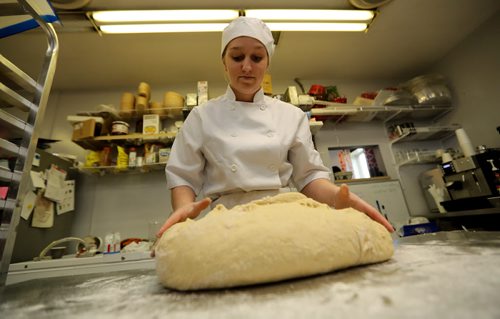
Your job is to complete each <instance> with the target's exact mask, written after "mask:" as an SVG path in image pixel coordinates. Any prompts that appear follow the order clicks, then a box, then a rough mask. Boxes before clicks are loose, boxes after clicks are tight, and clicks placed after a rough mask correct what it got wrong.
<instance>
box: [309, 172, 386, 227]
mask: <svg viewBox="0 0 500 319" xmlns="http://www.w3.org/2000/svg"><path fill="white" fill-rule="evenodd" d="M301 192H302V193H303V194H304V195H306V196H307V197H310V198H312V199H314V200H317V201H318V202H321V203H325V204H328V205H330V206H332V207H334V208H335V209H342V208H348V207H352V208H354V209H356V210H358V211H360V212H363V213H365V214H366V215H368V217H370V218H371V219H373V220H374V221H376V222H378V223H380V224H381V225H383V226H384V227H385V228H386V229H387V230H388V231H389V232H391V233H392V232H394V227H392V225H391V223H389V221H388V220H387V219H386V218H385V217H384V216H383V215H382V214H380V213H379V211H378V210H376V209H375V207H373V206H372V205H370V204H368V203H367V202H365V201H364V200H362V199H361V198H359V197H358V196H357V195H356V194H353V193H351V192H350V191H349V187H348V186H347V185H346V184H342V185H340V186H337V185H335V184H333V183H332V182H330V181H329V180H327V179H321V178H320V179H315V180H313V181H312V182H310V183H309V184H307V185H306V186H305V187H304V188H303V189H302V191H301Z"/></svg>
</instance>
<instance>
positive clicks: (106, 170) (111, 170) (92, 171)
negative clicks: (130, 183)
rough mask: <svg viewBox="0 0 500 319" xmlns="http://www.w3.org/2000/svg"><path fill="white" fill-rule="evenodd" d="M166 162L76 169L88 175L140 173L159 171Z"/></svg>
mask: <svg viewBox="0 0 500 319" xmlns="http://www.w3.org/2000/svg"><path fill="white" fill-rule="evenodd" d="M165 164H167V163H166V162H161V163H154V164H143V165H142V166H134V167H126V168H117V167H116V166H94V167H79V168H78V170H79V171H80V172H82V173H84V174H88V175H99V176H102V175H106V174H123V173H127V174H142V173H146V172H152V171H161V170H164V169H165Z"/></svg>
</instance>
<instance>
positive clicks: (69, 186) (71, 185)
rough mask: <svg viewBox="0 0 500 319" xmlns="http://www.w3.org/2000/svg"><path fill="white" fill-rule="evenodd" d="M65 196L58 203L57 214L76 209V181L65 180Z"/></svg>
mask: <svg viewBox="0 0 500 319" xmlns="http://www.w3.org/2000/svg"><path fill="white" fill-rule="evenodd" d="M64 183H65V186H64V197H63V199H62V201H61V202H59V203H57V204H56V209H57V215H61V214H64V213H67V212H71V211H73V210H75V181H74V180H70V181H65V182H64Z"/></svg>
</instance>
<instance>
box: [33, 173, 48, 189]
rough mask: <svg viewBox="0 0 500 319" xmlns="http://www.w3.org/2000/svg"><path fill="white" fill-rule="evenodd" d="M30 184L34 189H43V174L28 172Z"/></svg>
mask: <svg viewBox="0 0 500 319" xmlns="http://www.w3.org/2000/svg"><path fill="white" fill-rule="evenodd" d="M30 176H31V183H32V184H33V187H34V188H45V179H44V177H43V172H35V171H31V172H30Z"/></svg>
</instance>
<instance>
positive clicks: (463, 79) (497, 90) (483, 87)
mask: <svg viewBox="0 0 500 319" xmlns="http://www.w3.org/2000/svg"><path fill="white" fill-rule="evenodd" d="M433 71H436V72H439V73H442V74H444V75H446V76H447V77H448V78H449V80H450V84H451V88H452V90H453V94H454V96H453V100H454V103H455V105H456V109H455V111H453V112H451V113H450V114H449V116H447V117H446V118H444V119H443V122H444V123H459V124H461V125H462V127H463V128H464V129H465V131H466V132H467V134H468V135H469V137H470V139H471V142H472V144H473V145H474V146H477V145H482V144H484V145H486V146H488V147H493V148H498V147H500V135H499V134H498V133H497V131H496V127H498V126H500V105H499V101H500V85H499V84H500V12H499V13H497V14H496V15H494V16H493V17H492V18H490V19H489V20H488V21H486V22H485V23H484V24H483V25H481V27H480V28H478V29H477V30H476V31H475V32H474V33H472V34H471V35H469V36H468V37H467V38H466V39H465V40H464V41H463V42H462V43H460V44H459V45H458V46H457V47H456V48H455V49H453V50H452V51H451V52H450V53H449V54H448V55H447V56H445V57H444V58H443V59H442V60H441V61H439V63H437V64H436V65H435V67H434V69H433Z"/></svg>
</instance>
